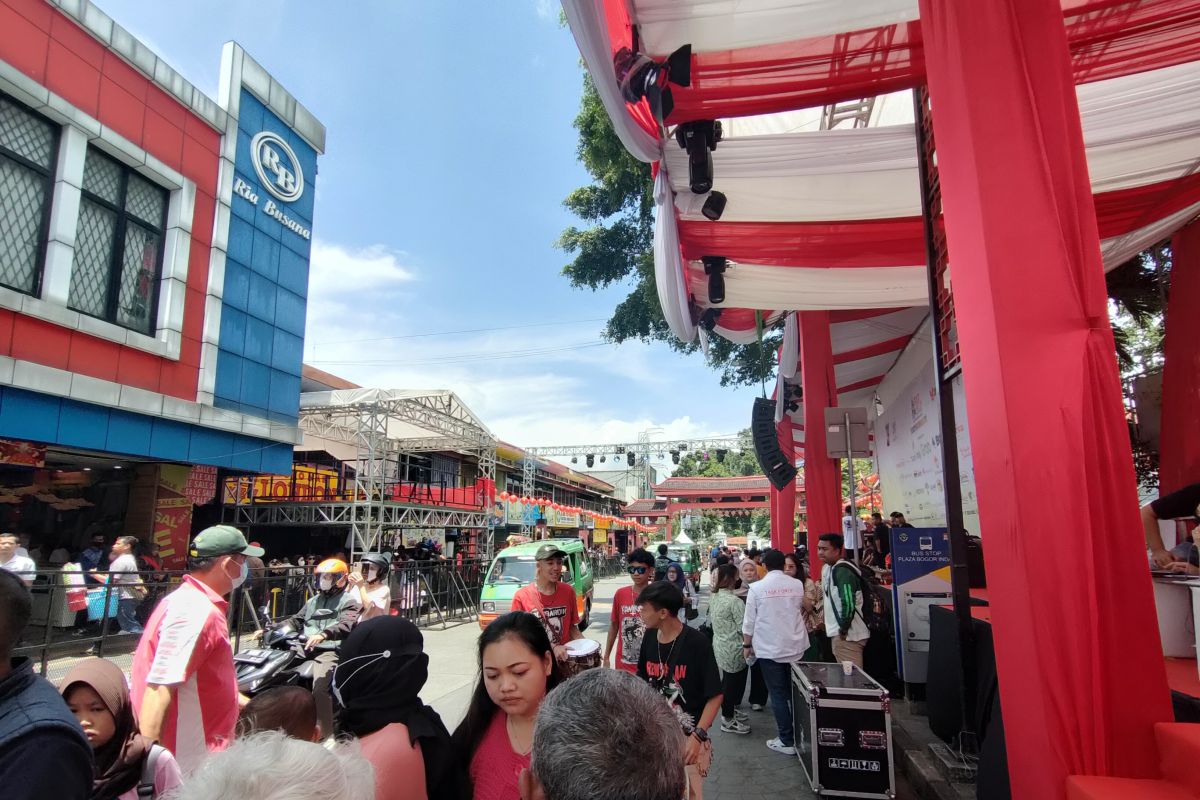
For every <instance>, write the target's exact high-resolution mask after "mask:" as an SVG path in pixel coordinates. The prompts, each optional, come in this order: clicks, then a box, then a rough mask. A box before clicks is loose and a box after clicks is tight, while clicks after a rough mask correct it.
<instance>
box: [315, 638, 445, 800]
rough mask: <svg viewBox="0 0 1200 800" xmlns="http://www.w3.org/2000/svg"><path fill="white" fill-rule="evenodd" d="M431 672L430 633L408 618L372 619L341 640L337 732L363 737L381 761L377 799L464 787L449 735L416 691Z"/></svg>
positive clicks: (370, 755)
mask: <svg viewBox="0 0 1200 800" xmlns="http://www.w3.org/2000/svg"><path fill="white" fill-rule="evenodd" d="M428 677H429V656H427V655H426V654H425V651H424V639H423V637H422V636H421V632H420V631H419V630H417V626H415V625H413V624H412V623H411V622H409V621H408V620H406V619H403V618H401V617H376V618H375V619H369V620H367V621H366V622H361V623H359V624H358V625H356V626H355V628H354V630H353V631H351V632H350V635H349V636H347V637H346V639H345V641H343V642H342V647H341V650H340V651H339V663H338V666H337V668H336V669H335V670H334V671H333V681H332V684H331V689H332V690H333V696H334V697H335V698H336V699H337V701H338V702H339V703H340V704H341V706H342V713H341V714H340V715H339V717H338V719H337V726H338V733H340V734H353V735H354V736H357V737H358V740H359V743H360V745H361V747H362V754H363V755H364V756H365V757H366V758H367V760H368V761H370V762H371V765H372V766H373V767H374V768H375V800H427V799H428V798H434V799H435V800H437V799H438V798H443V797H445V798H452V797H458V796H459V795H460V792H461V791H462V790H461V778H460V776H459V773H460V770H459V769H458V768H456V765H455V764H454V763H453V753H452V748H451V746H450V734H449V733H448V732H447V731H446V726H445V725H443V724H442V718H441V717H439V716H438V714H437V712H436V711H434V710H433V709H432V708H430V707H429V706H427V705H425V704H424V703H422V702H421V698H420V697H419V696H418V693H419V692H420V691H421V687H423V686H424V685H425V681H426V679H427V678H428Z"/></svg>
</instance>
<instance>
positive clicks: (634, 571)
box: [629, 567, 646, 575]
mask: <svg viewBox="0 0 1200 800" xmlns="http://www.w3.org/2000/svg"><path fill="white" fill-rule="evenodd" d="M629 574H630V575H645V574H646V567H630V568H629Z"/></svg>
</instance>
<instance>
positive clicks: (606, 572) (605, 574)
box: [590, 553, 625, 578]
mask: <svg viewBox="0 0 1200 800" xmlns="http://www.w3.org/2000/svg"><path fill="white" fill-rule="evenodd" d="M590 558H591V562H592V573H593V574H594V575H595V576H596V577H597V578H617V577H620V576H622V575H624V574H625V556H623V555H620V554H618V555H615V556H608V555H603V554H601V553H592V554H591V556H590Z"/></svg>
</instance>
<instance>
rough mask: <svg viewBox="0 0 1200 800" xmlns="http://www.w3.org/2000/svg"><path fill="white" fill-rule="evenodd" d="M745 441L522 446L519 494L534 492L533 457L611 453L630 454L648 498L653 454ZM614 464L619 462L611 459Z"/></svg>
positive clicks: (733, 446) (735, 438) (715, 438)
mask: <svg viewBox="0 0 1200 800" xmlns="http://www.w3.org/2000/svg"><path fill="white" fill-rule="evenodd" d="M747 446H749V444H748V443H747V442H746V440H744V439H743V438H742V437H740V436H713V437H710V438H707V439H665V440H656V441H651V440H650V438H649V436H647V435H646V434H642V435H640V436H639V437H638V441H637V442H624V443H617V444H570V445H547V446H544V447H526V448H525V456H526V457H525V458H523V459H522V461H521V493H522V494H524V495H526V496H528V497H532V496H533V495H534V493H535V483H534V481H535V478H536V477H537V459H538V458H550V457H554V456H557V457H559V458H570V457H575V458H580V457H584V458H586V457H587V456H589V455H590V456H596V455H615V456H617V457H618V458H619V457H621V456H626V457H628V456H627V454H628V453H633V454H634V466H633V467H631V469H639V468H640V469H641V470H642V496H643V497H650V496H652V494H653V492H652V490H651V485H652V481H651V480H650V462H651V461H652V460H653V456H654V455H655V454H661V457H665V456H666V454H667V453H671V454H672V455H676V454H680V453H685V452H697V451H699V452H705V451H714V450H741V449H742V448H744V447H747ZM615 463H619V461H618V462H615ZM522 531H524V532H525V533H528V532H529V526H528V525H526V526H523V527H522Z"/></svg>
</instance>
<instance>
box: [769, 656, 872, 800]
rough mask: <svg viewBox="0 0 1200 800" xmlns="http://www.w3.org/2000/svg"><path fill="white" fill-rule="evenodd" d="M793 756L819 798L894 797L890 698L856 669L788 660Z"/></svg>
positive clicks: (838, 665) (863, 673)
mask: <svg viewBox="0 0 1200 800" xmlns="http://www.w3.org/2000/svg"><path fill="white" fill-rule="evenodd" d="M792 716H793V721H794V723H795V729H796V733H795V735H796V754H797V755H798V756H799V758H800V763H801V765H802V766H803V767H804V771H805V773H806V774H807V775H808V781H809V783H810V784H812V788H813V791H814V792H816V793H817V794H818V795H820V796H822V797H879V798H894V797H895V796H896V771H895V762H894V760H893V758H892V702H891V698H890V697H889V695H888V691H887V689H884V688H883V687H882V686H880V685H879V684H878V683H876V682H875V681H873V680H872V679H871V676H869V675H867V674H866V673H865V672H863V671H862V670H861V669H859V668H858V667H855V668H854V671H853V672H852V673H851V674H850V675H846V674H845V673H844V672H843V671H842V665H841V664H826V663H818V662H810V661H801V662H797V663H795V664H792Z"/></svg>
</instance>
